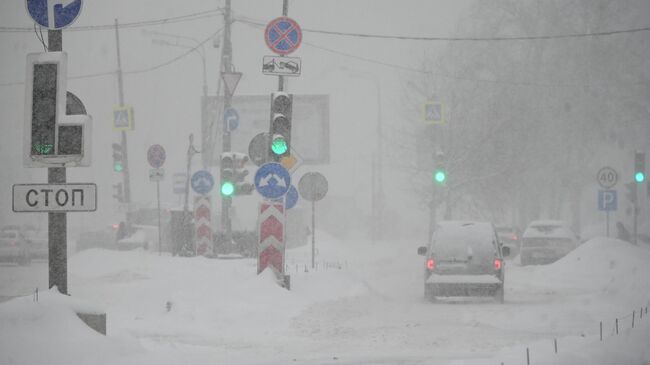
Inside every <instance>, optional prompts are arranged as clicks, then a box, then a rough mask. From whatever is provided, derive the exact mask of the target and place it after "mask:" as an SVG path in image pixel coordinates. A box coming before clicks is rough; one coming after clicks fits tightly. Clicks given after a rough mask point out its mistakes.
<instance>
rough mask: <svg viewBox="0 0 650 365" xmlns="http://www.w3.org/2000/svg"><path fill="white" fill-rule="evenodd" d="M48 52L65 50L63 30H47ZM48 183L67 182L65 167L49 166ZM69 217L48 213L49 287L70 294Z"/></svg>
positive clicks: (63, 214) (64, 214) (62, 214)
mask: <svg viewBox="0 0 650 365" xmlns="http://www.w3.org/2000/svg"><path fill="white" fill-rule="evenodd" d="M47 46H48V47H47V50H48V52H60V51H63V35H62V33H61V30H60V29H59V30H48V31H47ZM47 182H48V184H65V182H66V169H65V167H48V169H47ZM67 230H68V219H67V216H66V213H52V212H49V213H47V238H48V255H49V256H48V260H47V261H48V281H49V287H50V288H52V287H53V286H56V287H57V288H58V289H59V292H61V293H62V294H68V253H67V251H68V249H67V247H68V242H67V238H68V237H67V236H68V232H67Z"/></svg>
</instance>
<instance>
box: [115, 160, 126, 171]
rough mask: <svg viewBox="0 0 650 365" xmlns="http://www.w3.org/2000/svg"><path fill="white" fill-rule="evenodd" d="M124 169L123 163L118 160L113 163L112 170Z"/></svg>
mask: <svg viewBox="0 0 650 365" xmlns="http://www.w3.org/2000/svg"><path fill="white" fill-rule="evenodd" d="M123 170H124V165H122V163H120V162H116V163H114V164H113V171H115V172H122V171H123Z"/></svg>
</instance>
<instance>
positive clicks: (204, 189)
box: [190, 170, 214, 195]
mask: <svg viewBox="0 0 650 365" xmlns="http://www.w3.org/2000/svg"><path fill="white" fill-rule="evenodd" d="M190 184H191V185H192V190H194V191H195V192H196V193H197V194H201V195H205V194H207V193H209V192H210V190H212V188H213V187H214V178H213V177H212V174H210V173H209V172H207V171H205V170H199V171H197V172H195V173H194V175H192V180H190Z"/></svg>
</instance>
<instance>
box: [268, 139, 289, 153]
mask: <svg viewBox="0 0 650 365" xmlns="http://www.w3.org/2000/svg"><path fill="white" fill-rule="evenodd" d="M287 149H288V147H287V141H286V140H285V139H284V137H276V138H274V139H273V142H272V143H271V151H273V153H275V154H276V155H283V154H285V153H286V152H287Z"/></svg>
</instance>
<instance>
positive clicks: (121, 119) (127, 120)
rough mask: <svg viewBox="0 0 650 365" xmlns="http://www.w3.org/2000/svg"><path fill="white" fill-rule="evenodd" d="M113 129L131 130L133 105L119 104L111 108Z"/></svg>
mask: <svg viewBox="0 0 650 365" xmlns="http://www.w3.org/2000/svg"><path fill="white" fill-rule="evenodd" d="M113 130H115V131H132V130H133V107H131V106H125V105H120V106H116V107H114V108H113Z"/></svg>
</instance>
